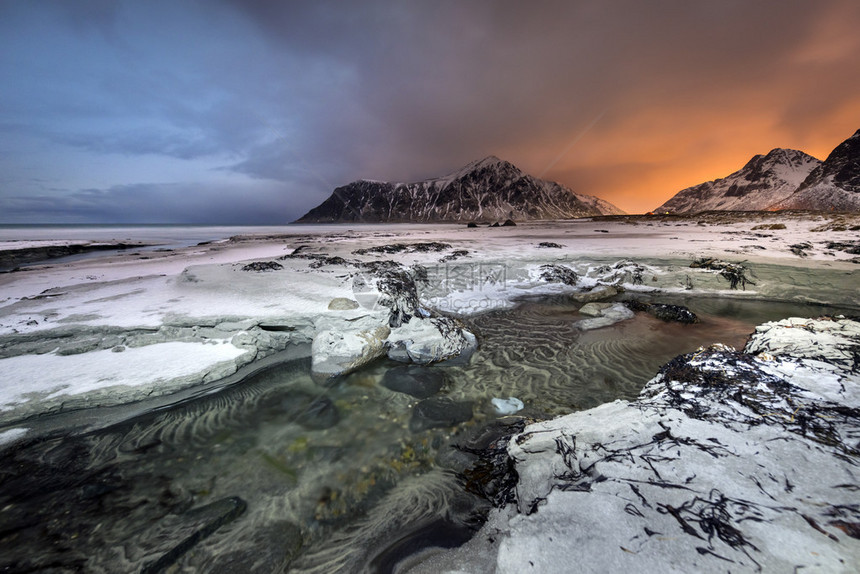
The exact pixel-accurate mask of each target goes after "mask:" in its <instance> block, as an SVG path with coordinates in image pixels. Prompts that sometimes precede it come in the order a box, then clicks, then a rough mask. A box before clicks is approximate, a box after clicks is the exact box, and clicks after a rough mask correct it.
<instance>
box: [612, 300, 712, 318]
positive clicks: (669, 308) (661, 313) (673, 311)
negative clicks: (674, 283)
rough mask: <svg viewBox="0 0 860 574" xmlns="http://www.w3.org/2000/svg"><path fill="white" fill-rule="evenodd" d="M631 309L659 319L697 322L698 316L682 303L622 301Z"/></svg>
mask: <svg viewBox="0 0 860 574" xmlns="http://www.w3.org/2000/svg"><path fill="white" fill-rule="evenodd" d="M624 304H625V305H626V306H627V308H628V309H630V310H631V311H638V312H643V313H648V314H649V315H653V316H654V317H656V318H657V319H660V320H661V321H666V322H667V323H668V322H674V323H685V324H692V323H698V322H699V318H698V317H697V316H696V314H695V313H693V312H692V311H690V310H689V309H687V308H686V307H684V306H683V305H667V304H665V303H643V302H642V301H637V300H635V299H634V300H632V301H626V302H625V303H624Z"/></svg>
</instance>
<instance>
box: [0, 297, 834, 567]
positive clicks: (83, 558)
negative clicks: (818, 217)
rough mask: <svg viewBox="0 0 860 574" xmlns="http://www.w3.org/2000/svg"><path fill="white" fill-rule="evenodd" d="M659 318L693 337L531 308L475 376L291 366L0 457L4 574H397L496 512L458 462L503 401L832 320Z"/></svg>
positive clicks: (624, 383)
mask: <svg viewBox="0 0 860 574" xmlns="http://www.w3.org/2000/svg"><path fill="white" fill-rule="evenodd" d="M661 301H665V302H673V303H685V304H687V305H688V306H689V307H690V308H691V309H692V310H693V311H694V312H696V313H697V314H699V316H700V318H701V319H702V321H701V323H699V324H695V325H680V324H669V323H664V322H662V321H659V320H657V319H655V318H653V317H651V316H648V315H645V314H641V313H640V314H637V315H636V317H635V318H634V319H632V320H629V321H626V322H623V323H619V324H617V325H614V326H612V327H608V328H604V329H599V330H595V331H589V332H581V331H579V330H578V329H577V328H576V327H575V326H574V323H575V322H576V321H577V320H579V319H580V318H581V317H580V316H579V314H578V313H577V309H578V307H579V305H578V304H575V303H571V302H570V301H569V300H566V299H563V298H558V299H548V300H542V301H528V302H523V303H522V304H521V305H520V306H519V307H518V308H517V309H515V310H513V311H499V312H492V313H487V314H485V315H481V316H478V317H474V318H471V319H469V323H470V328H472V329H473V330H474V331H475V332H476V333H477V334H478V335H479V339H480V341H481V347H480V349H479V351H478V352H477V353H475V355H474V356H473V357H472V359H471V361H470V362H469V363H468V364H466V365H456V364H454V365H447V366H432V367H427V368H424V369H418V370H416V369H404V368H403V367H402V366H400V365H396V364H393V363H389V362H380V363H377V364H375V365H373V366H372V367H371V368H368V369H365V370H363V371H361V372H359V373H355V374H353V375H350V376H348V377H346V378H344V379H342V380H338V381H335V382H333V383H332V384H331V385H329V386H320V385H317V384H315V383H314V382H313V381H312V380H311V378H310V376H309V361H307V360H303V361H294V362H291V363H287V364H283V365H279V366H277V367H273V368H270V369H268V370H266V371H264V372H262V373H258V374H256V375H254V376H252V377H250V378H248V379H246V380H245V381H243V382H242V383H240V384H237V385H234V386H232V387H230V388H227V389H224V390H223V391H221V392H219V393H217V394H214V395H210V396H207V397H204V398H198V399H195V400H194V401H191V402H187V403H185V404H181V405H178V406H174V407H172V408H170V409H166V410H160V411H156V412H151V413H149V414H147V415H145V416H141V417H138V418H136V419H134V420H131V421H128V422H125V423H123V424H121V425H117V426H114V427H111V428H108V429H105V430H100V431H97V432H93V433H90V434H87V435H82V436H74V437H66V436H54V437H53V438H48V439H45V438H42V439H38V440H34V441H31V442H30V443H29V444H27V443H25V444H19V445H17V446H16V447H14V448H12V449H8V450H7V451H5V452H3V453H2V454H0V569H2V570H3V571H4V572H29V571H39V570H44V571H50V572H76V571H87V572H134V571H147V572H155V571H162V570H165V569H167V571H176V572H233V571H242V572H281V571H290V572H338V571H343V572H355V571H361V570H367V571H379V572H385V571H391V570H392V569H393V568H394V565H396V564H397V562H398V561H399V560H401V559H403V557H404V556H407V555H412V554H414V553H416V552H418V551H420V550H422V544H423V545H424V546H426V545H428V544H429V545H432V546H439V547H445V546H453V545H456V544H459V543H461V542H463V540H465V539H466V538H467V537H468V533H469V532H470V531H472V530H473V529H474V528H476V527H477V526H478V525H479V524H480V523H481V520H482V516H483V515H485V513H486V511H487V508H488V504H487V503H486V501H484V500H482V499H480V498H479V497H477V496H475V495H473V494H469V493H467V492H466V491H465V489H464V488H463V486H462V480H461V478H460V473H461V472H462V471H463V470H464V469H465V468H466V467H467V466H468V465H469V464H470V463H471V462H473V461H474V457H470V456H469V455H467V454H466V453H464V452H462V451H460V450H457V449H455V448H452V445H454V444H465V443H468V442H469V441H474V440H476V439H474V437H475V436H479V435H480V433H481V432H482V430H481V429H485V428H486V427H487V426H488V425H492V424H493V421H494V420H495V419H496V418H497V415H495V414H494V412H493V409H492V407H491V405H490V400H491V399H492V398H494V397H502V398H506V397H509V396H513V397H517V398H519V399H521V400H522V401H523V403H524V404H525V409H524V410H523V412H522V414H525V415H526V416H528V417H531V418H544V417H548V416H556V415H560V414H565V413H569V412H571V411H574V410H578V409H585V408H589V407H592V406H595V405H597V404H600V403H603V402H606V401H611V400H614V399H617V398H623V399H629V398H633V397H635V396H636V395H637V393H638V392H639V389H640V388H641V387H642V385H643V384H644V383H645V382H646V381H647V380H648V379H649V378H651V377H652V376H653V375H654V373H655V372H656V370H657V368H658V367H659V366H660V365H661V364H663V363H665V362H666V361H668V360H669V359H671V358H672V357H674V356H675V355H677V354H680V353H684V352H689V351H691V350H694V349H695V348H697V347H698V346H700V345H703V344H710V343H714V342H721V343H724V344H728V345H732V346H736V347H741V346H743V344H744V342H745V340H746V337H747V336H748V334H749V333H750V332H751V331H752V330H753V327H754V325H756V324H758V323H761V322H763V321H766V320H772V319H778V318H781V317H785V316H789V315H805V316H816V315H819V314H822V312H824V311H826V309H823V308H821V307H811V306H798V305H789V304H779V303H754V302H744V301H737V300H715V299H698V300H695V299H694V300H690V301H687V302H684V301H667V299H666V298H665V297H661ZM408 393H412V394H408ZM413 395H415V396H413ZM428 397H429V398H428ZM440 397H443V398H444V399H440ZM419 401H423V402H421V403H420V404H421V407H416V405H418V404H419ZM434 401H435V402H434ZM445 401H447V402H445ZM440 405H441V406H440ZM455 415H456V416H455ZM416 421H417V422H416ZM421 541H423V543H422V542H421ZM423 550H425V551H427V549H426V548H424V549H423Z"/></svg>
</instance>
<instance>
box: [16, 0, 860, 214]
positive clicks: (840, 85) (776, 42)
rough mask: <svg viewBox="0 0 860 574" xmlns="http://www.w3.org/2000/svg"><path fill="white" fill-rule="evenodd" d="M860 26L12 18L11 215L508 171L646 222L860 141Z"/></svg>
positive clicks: (580, 14)
mask: <svg viewBox="0 0 860 574" xmlns="http://www.w3.org/2000/svg"><path fill="white" fill-rule="evenodd" d="M858 24H860V7H858V5H857V4H856V3H854V2H850V1H848V0H845V1H837V0H834V1H829V0H825V1H822V2H809V1H799V0H787V1H780V2H776V1H764V2H748V1H738V0H724V1H721V2H710V1H704V0H703V1H689V0H671V1H670V0H659V1H654V2H641V1H639V0H608V1H602V2H576V1H565V2H561V1H558V2H531V3H523V2H508V1H494V2H490V1H471V2H462V1H460V2H452V1H434V2H429V1H427V2H393V1H364V2H355V3H346V2H335V1H327V0H322V1H316V2H271V1H264V0H256V1H248V0H235V1H229V0H222V1H218V2H181V3H176V2H161V1H154V2H147V3H134V2H107V1H80V2H48V1H37V2H20V3H15V2H7V3H3V4H0V83H2V85H3V86H4V90H3V91H2V92H0V174H2V176H0V181H3V182H4V185H3V187H2V188H0V213H2V214H3V215H2V216H0V219H4V220H7V221H8V220H10V218H11V215H10V214H12V213H18V214H19V215H18V220H20V219H21V218H24V217H25V216H24V215H23V214H24V213H26V214H27V215H26V217H28V218H29V217H33V218H34V219H33V221H37V220H39V213H43V214H44V217H59V216H60V215H59V214H61V213H62V209H65V208H68V209H70V210H72V212H74V213H75V214H76V217H78V216H79V217H85V214H86V213H91V215H92V220H96V219H98V218H103V217H115V216H117V212H116V211H115V210H113V207H112V208H111V209H107V210H102V211H99V210H98V208H97V205H98V203H99V201H102V202H106V203H110V205H111V206H113V205H118V204H119V203H118V202H120V201H128V202H132V203H133V204H134V205H135V206H136V208H138V209H144V208H145V209H146V210H147V211H146V213H147V214H148V215H147V217H151V218H153V219H157V218H158V214H159V213H162V214H163V216H164V217H165V218H170V219H171V220H177V219H176V213H177V212H178V211H177V210H181V209H188V210H189V215H188V217H192V215H191V214H192V213H195V209H196V214H194V215H193V217H194V218H195V220H198V219H197V218H198V216H199V214H202V213H205V214H206V215H207V216H209V217H213V218H214V219H216V220H218V221H223V220H224V219H225V218H228V217H229V216H230V215H231V214H235V213H237V212H236V208H237V205H241V206H244V207H243V208H242V210H241V213H242V214H243V217H244V218H245V219H243V221H242V222H243V223H246V222H248V221H250V220H251V219H253V218H255V217H262V218H263V219H261V221H262V220H265V221H266V222H271V221H272V215H271V214H272V213H275V212H276V211H277V210H280V211H281V212H282V213H283V214H284V217H283V219H282V220H283V221H286V220H290V219H293V218H295V217H298V216H299V215H301V214H302V213H303V212H304V211H305V210H307V209H308V208H310V207H312V206H313V205H315V204H316V203H318V202H319V201H321V200H322V199H324V197H326V196H327V195H328V194H329V193H330V192H331V189H332V188H333V187H335V186H336V185H341V184H343V183H346V182H348V181H351V180H354V179H357V178H361V177H367V178H377V179H395V180H407V181H408V180H415V179H420V178H425V177H430V176H436V175H440V174H443V173H445V172H448V171H451V170H453V169H456V168H457V167H459V166H461V165H463V164H465V163H467V162H469V161H471V160H474V159H477V158H479V157H482V156H484V155H488V154H491V153H492V154H496V155H499V156H501V157H504V158H506V159H509V160H510V161H513V162H514V163H516V164H517V165H519V166H520V167H522V168H524V169H525V170H527V171H529V172H531V173H535V174H539V173H543V172H544V171H546V174H545V176H546V177H548V178H555V179H558V180H560V181H562V183H565V184H567V185H570V186H571V187H573V188H574V189H575V190H577V191H581V192H584V193H592V194H596V195H600V196H602V197H605V198H606V199H609V200H610V201H615V202H617V203H619V204H620V206H621V207H622V208H626V209H628V210H631V211H642V210H647V209H650V208H653V207H654V206H656V205H657V204H659V203H661V202H662V201H663V200H664V199H665V198H666V197H668V196H669V195H671V194H672V193H673V192H674V191H677V190H678V189H679V188H680V187H685V186H686V185H691V184H694V183H698V180H695V179H693V178H699V177H711V176H713V177H718V176H721V175H726V174H727V173H729V172H731V171H733V170H734V169H737V168H738V167H740V165H742V163H743V162H745V161H746V159H748V158H749V157H750V156H751V155H753V154H754V153H762V152H766V151H768V149H770V148H771V147H776V146H779V145H781V146H786V147H799V148H805V149H807V151H810V152H812V153H818V154H819V155H821V154H822V152H821V150H824V149H825V148H827V149H829V148H832V147H833V146H835V145H836V144H837V143H839V141H840V139H842V138H844V137H847V136H848V135H850V134H851V133H853V131H854V130H855V129H856V128H857V127H860V126H857V125H853V124H854V123H857V118H858V117H860V98H858V96H857V95H856V94H858V93H860V77H858V76H857V74H853V73H850V72H849V70H855V69H858V68H860V43H858V41H857V40H855V37H856V33H855V32H856V27H857V25H858ZM852 122H853V123H852ZM828 146H829V147H828ZM824 154H825V155H826V151H825V152H824ZM159 162H162V163H159ZM550 166H552V168H551V169H548V168H549V167H550ZM602 173H603V174H604V175H603V177H601V174H602ZM36 177H38V178H40V179H42V180H45V181H46V182H47V183H45V184H41V186H40V187H34V186H32V185H31V184H29V183H28V182H30V181H32V180H33V179H34V178H36ZM141 182H150V183H147V184H145V185H144V184H141ZM138 184H140V185H143V187H140V188H135V187H134V186H135V185H138ZM45 185H47V186H48V187H52V188H55V189H59V188H62V189H69V190H75V189H78V190H103V191H101V192H92V191H69V192H62V193H61V192H56V191H54V192H51V193H49V194H47V195H46V194H45ZM214 188H220V189H224V190H226V189H232V190H234V196H235V197H234V198H233V199H232V200H231V201H224V200H223V197H226V195H227V194H226V191H225V192H224V193H223V194H222V195H217V196H213V195H212V192H211V191H210V190H212V189H214ZM127 189H136V192H135V193H134V194H129V193H124V192H123V191H122V190H127ZM264 189H265V192H264V191H263V190H264ZM273 189H279V190H280V193H279V194H273V192H272V191H271V190H273ZM64 194H66V195H64ZM69 194H70V195H69ZM170 194H183V195H185V196H188V197H190V198H195V197H196V198H199V199H200V201H198V202H197V203H194V204H193V205H192V204H186V203H185V201H186V199H183V200H181V201H180V200H179V199H176V200H174V201H168V200H169V198H170ZM660 194H662V195H663V196H664V197H658V196H659V195H660ZM222 196H223V197H222ZM13 197H15V198H18V199H17V200H16V201H23V200H24V199H26V198H27V197H30V198H32V199H33V202H31V204H32V206H34V207H32V208H28V209H29V210H23V211H22V210H18V211H14V210H11V207H12V205H13V203H12V200H11V198H13ZM45 197H49V198H52V199H53V200H55V201H56V202H58V203H56V205H61V206H63V207H59V208H55V209H54V211H41V212H40V211H39V208H38V205H41V204H39V203H38V201H36V200H37V199H38V198H42V199H44V198H45ZM62 197H67V198H69V201H66V202H63V201H61V198H62ZM147 197H152V198H153V204H152V205H151V206H149V207H145V206H144V205H143V200H139V199H138V198H147ZM237 197H241V201H239V200H237V199H236V198H237ZM216 198H217V199H218V200H219V201H224V203H223V208H221V209H220V211H219V210H218V209H217V207H211V206H210V205H209V204H210V203H212V201H213V200H214V199H216ZM84 199H87V201H83V200H84ZM73 200H74V201H73ZM156 200H157V201H156ZM159 204H160V205H163V206H168V205H169V206H170V209H167V208H166V207H165V208H164V209H163V211H161V212H159V207H158V205H159ZM16 205H18V204H16ZM88 210H89V211H88ZM248 218H251V219H248Z"/></svg>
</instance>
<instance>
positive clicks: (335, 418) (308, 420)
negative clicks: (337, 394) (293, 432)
mask: <svg viewBox="0 0 860 574" xmlns="http://www.w3.org/2000/svg"><path fill="white" fill-rule="evenodd" d="M265 411H266V414H267V415H268V416H273V415H276V416H277V417H278V418H279V419H282V420H287V421H290V422H295V423H297V424H299V425H301V426H303V427H304V428H306V429H310V430H324V429H328V428H331V427H333V426H335V425H336V424H337V423H339V422H340V412H339V411H338V410H337V407H336V406H335V404H334V403H333V402H332V401H331V399H330V398H328V397H326V396H319V394H311V393H307V392H302V391H294V392H290V393H289V394H288V395H287V396H286V397H284V398H282V399H281V400H280V401H278V402H276V403H274V404H271V405H268V406H266V407H265Z"/></svg>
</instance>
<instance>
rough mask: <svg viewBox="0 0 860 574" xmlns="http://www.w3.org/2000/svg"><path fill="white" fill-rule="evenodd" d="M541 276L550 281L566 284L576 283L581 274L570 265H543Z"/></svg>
mask: <svg viewBox="0 0 860 574" xmlns="http://www.w3.org/2000/svg"><path fill="white" fill-rule="evenodd" d="M540 271H541V273H540V278H541V279H543V280H544V281H547V282H549V283H564V284H565V285H576V282H577V281H579V275H577V274H576V271H574V270H573V269H571V268H570V267H566V266H564V265H541V266H540Z"/></svg>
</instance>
